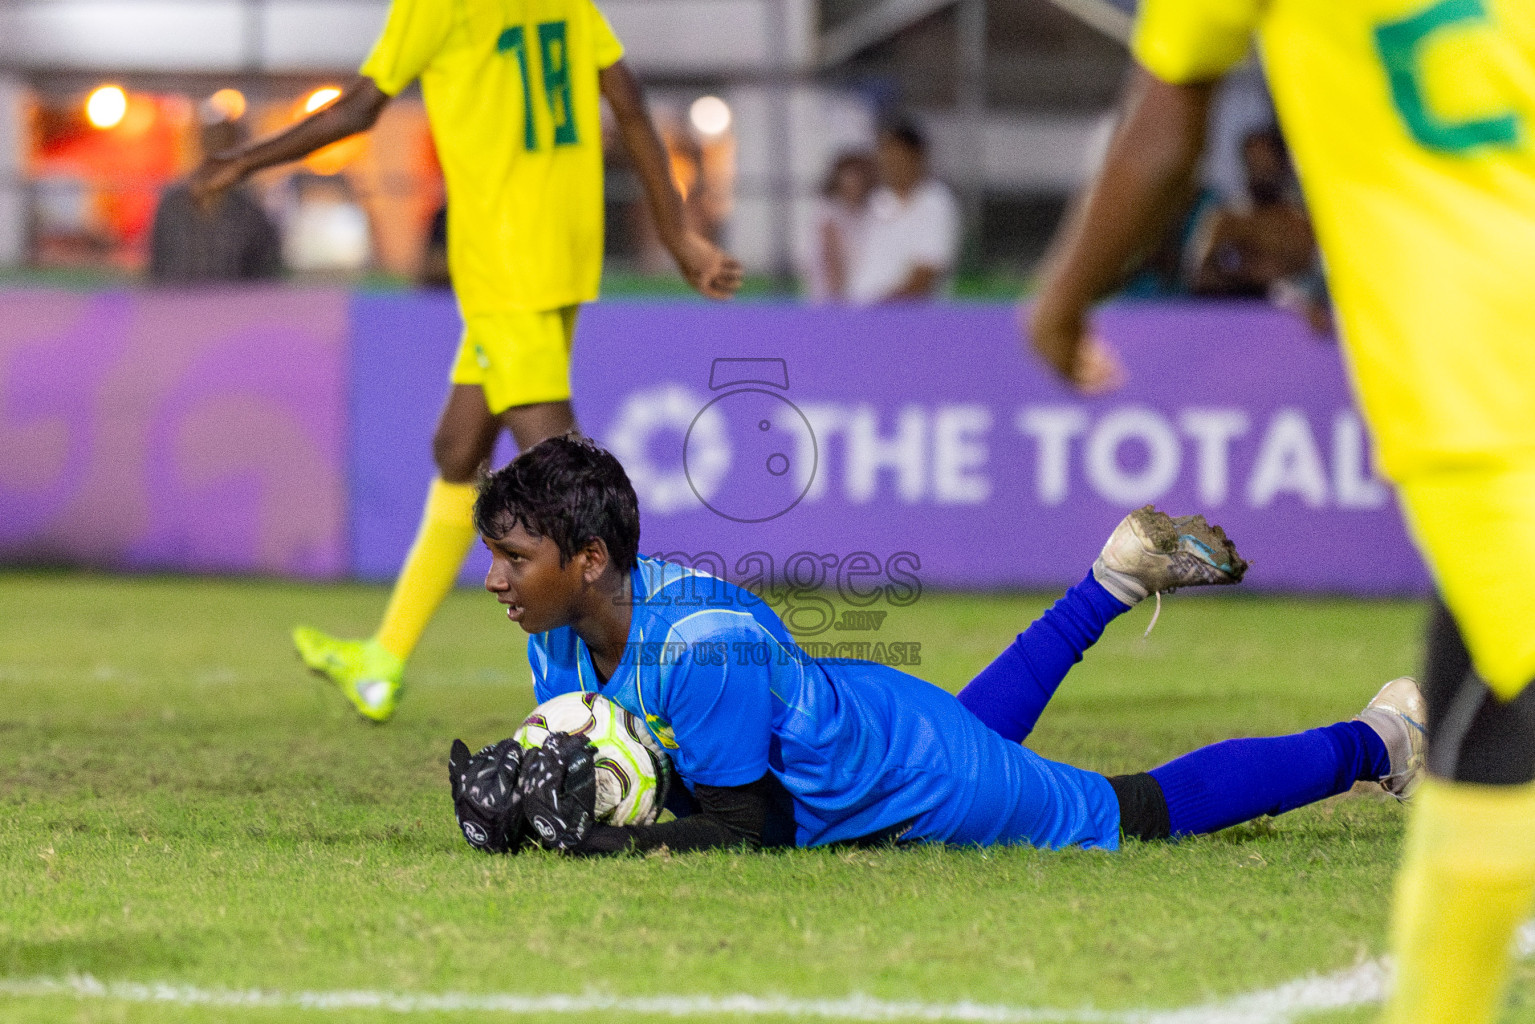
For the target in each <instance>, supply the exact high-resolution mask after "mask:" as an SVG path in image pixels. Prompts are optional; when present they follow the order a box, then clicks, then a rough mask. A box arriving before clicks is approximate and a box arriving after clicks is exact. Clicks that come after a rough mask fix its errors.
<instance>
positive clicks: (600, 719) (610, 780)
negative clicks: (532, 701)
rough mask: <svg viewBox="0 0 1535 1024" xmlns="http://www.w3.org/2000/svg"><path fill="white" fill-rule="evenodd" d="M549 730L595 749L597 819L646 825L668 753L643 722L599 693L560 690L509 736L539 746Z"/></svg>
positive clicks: (661, 792)
mask: <svg viewBox="0 0 1535 1024" xmlns="http://www.w3.org/2000/svg"><path fill="white" fill-rule="evenodd" d="M552 732H568V733H571V734H572V735H577V736H585V737H586V738H587V739H588V740H590V741H591V742H592V744H593V745H594V746H596V748H597V756H596V758H595V761H596V762H597V820H598V821H600V822H602V823H603V824H604V825H649V824H651V823H652V822H654V821H655V820H656V816H657V815H659V814H660V813H661V807H662V805H663V804H665V803H666V791H667V787H668V786H669V785H670V783H671V771H672V765H671V758H669V757H667V756H666V752H665V751H664V750H662V749H661V745H660V744H658V743H657V742H656V741H655V737H653V736H651V735H650V731H649V730H648V729H646V728H645V723H644V722H642V721H640V720H639V719H638V718H637V717H635V716H634V715H631V714H630V713H629V712H628V711H625V710H624V709H623V708H621V707H619V706H618V705H617V704H614V703H613V702H612V701H610V700H608V699H607V698H606V697H604V696H602V695H601V694H597V693H562V694H560V695H559V696H558V697H555V698H553V699H551V700H546V701H544V702H543V703H542V704H540V705H539V706H538V707H536V708H534V709H533V713H532V714H531V715H529V716H528V717H527V718H525V719H523V722H522V726H521V728H519V729H518V730H517V731H516V732H515V733H513V734H512V738H513V739H515V740H516V741H517V742H518V743H520V744H522V746H523V748H524V749H531V748H533V747H541V746H543V744H544V740H545V739H546V738H547V737H548V736H549V734H550V733H552Z"/></svg>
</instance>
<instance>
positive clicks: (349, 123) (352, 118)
mask: <svg viewBox="0 0 1535 1024" xmlns="http://www.w3.org/2000/svg"><path fill="white" fill-rule="evenodd" d="M389 99H390V97H389V94H388V93H386V92H384V91H383V90H382V89H380V88H379V87H378V86H377V85H375V84H374V82H373V79H371V78H368V77H366V76H363V75H358V76H357V77H356V78H354V79H353V80H352V81H351V82H350V83H349V84H348V85H347V86H346V88H345V89H343V90H342V92H341V95H340V96H338V97H337V98H336V99H335V100H334V101H333V102H331V103H329V104H327V105H325V106H323V107H321V108H320V109H319V110H316V111H315V112H314V113H312V114H310V115H309V116H308V117H306V118H304V119H303V120H302V121H299V122H298V123H297V124H295V125H293V126H292V127H290V128H286V129H284V130H283V131H281V132H278V133H277V134H276V135H273V136H271V137H270V138H266V139H260V140H257V141H256V142H252V143H250V144H249V145H245V146H241V147H239V148H237V149H232V150H227V151H225V152H223V153H211V154H209V155H208V156H206V157H205V158H204V159H203V162H202V164H201V166H199V167H198V168H197V170H195V171H193V172H192V178H191V187H192V197H193V198H194V199H196V200H197V202H198V203H200V204H201V205H202V206H204V207H205V208H206V207H208V206H212V205H213V204H214V203H216V202H217V201H218V198H219V196H220V195H222V194H223V193H224V192H225V191H226V190H228V189H230V188H233V187H234V186H235V185H238V184H239V183H240V182H242V181H244V180H245V179H246V178H247V177H249V176H250V175H252V174H254V173H255V172H257V171H259V170H261V169H262V168H265V167H272V166H275V165H277V164H284V163H288V162H289V161H290V160H299V159H302V158H303V157H306V156H308V155H309V154H310V153H313V152H314V151H315V150H317V149H323V148H324V147H326V146H328V145H330V144H331V143H332V142H339V141H340V140H341V139H344V138H346V137H347V136H348V135H355V134H357V133H358V132H362V131H367V130H368V129H369V128H372V127H373V125H374V122H376V121H377V120H378V115H379V114H380V113H382V112H383V110H384V107H385V106H387V105H388V104H389Z"/></svg>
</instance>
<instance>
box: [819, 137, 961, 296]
mask: <svg viewBox="0 0 1535 1024" xmlns="http://www.w3.org/2000/svg"><path fill="white" fill-rule="evenodd" d="M879 174H880V182H881V184H880V187H879V188H878V189H876V190H875V192H874V195H873V196H871V197H870V199H869V214H868V222H867V225H866V228H865V234H864V237H863V244H862V245H860V246H859V251H858V253H857V254H856V258H855V259H854V260H853V261H852V267H851V271H852V272H851V275H850V278H849V280H848V286H847V298H848V301H849V302H853V303H856V304H859V305H872V304H874V303H877V302H899V301H903V300H910V299H919V300H920V299H931V298H934V297H936V296H937V295H939V294H941V293H942V291H943V288H944V286H945V285H946V283H947V280H948V276H949V273H950V271H952V270H953V268H954V260H955V257H956V256H957V255H958V254H959V207H958V204H956V203H955V201H954V196H953V194H952V193H951V192H950V191H949V190H948V188H947V187H946V186H945V185H943V184H942V183H941V182H938V181H934V180H933V179H932V178H930V177H928V173H927V140H926V139H924V138H923V137H922V133H921V132H919V131H918V130H917V129H916V128H915V127H913V126H912V125H909V124H904V123H898V124H893V125H889V126H887V127H886V128H884V129H883V130H881V132H880V135H879Z"/></svg>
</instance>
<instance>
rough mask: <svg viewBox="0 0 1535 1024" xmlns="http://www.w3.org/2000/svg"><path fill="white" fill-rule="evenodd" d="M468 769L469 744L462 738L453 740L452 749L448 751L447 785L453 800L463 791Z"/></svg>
mask: <svg viewBox="0 0 1535 1024" xmlns="http://www.w3.org/2000/svg"><path fill="white" fill-rule="evenodd" d="M439 749H441V748H439ZM468 771H469V745H468V744H467V743H465V742H464V741H463V740H454V741H453V747H452V749H451V750H449V751H448V785H449V787H451V789H452V790H453V799H454V800H457V799H458V798H459V796H460V795H461V794H462V793H463V792H464V777H465V776H466V775H467V774H468Z"/></svg>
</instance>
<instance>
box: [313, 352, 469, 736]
mask: <svg viewBox="0 0 1535 1024" xmlns="http://www.w3.org/2000/svg"><path fill="white" fill-rule="evenodd" d="M455 376H458V375H457V374H455ZM498 429H499V424H498V421H497V419H496V417H494V416H492V415H491V413H490V409H489V408H488V407H487V405H486V402H485V392H484V391H483V390H482V389H481V387H480V385H479V384H477V383H463V382H455V383H454V384H453V385H452V388H451V390H450V391H449V393H448V400H447V403H446V404H445V405H444V406H443V410H442V415H441V416H440V417H439V419H438V421H437V431H436V433H435V434H434V435H433V438H432V455H433V458H434V460H435V462H436V464H437V477H436V478H435V479H434V480H433V481H432V483H431V486H430V487H429V488H428V490H427V497H426V508H425V510H424V512H423V513H422V517H421V525H420V526H419V528H418V529H417V531H416V538H415V540H414V542H413V543H412V544H411V548H410V552H409V553H408V554H407V555H406V556H405V563H404V565H402V566H401V568H400V574H399V576H397V577H396V578H395V582H394V588H393V590H392V591H391V592H390V595H389V603H388V605H387V606H386V607H385V609H384V616H383V619H382V620H381V621H380V625H379V630H378V632H377V633H376V634H375V635H374V636H373V637H371V638H369V639H367V640H348V639H342V638H339V637H334V636H331V635H330V634H328V633H325V632H322V631H321V630H318V629H314V628H312V627H309V626H299V627H297V628H296V629H294V631H293V642H294V645H295V646H296V647H297V648H298V651H299V656H300V657H301V658H302V659H303V661H304V664H306V665H307V666H309V668H310V669H312V670H314V671H315V672H318V673H320V674H321V675H324V676H326V677H327V678H329V679H330V680H331V681H332V682H334V683H335V684H336V685H337V686H338V687H339V688H340V689H341V692H342V693H343V694H345V696H346V698H347V699H348V700H349V701H351V703H352V706H353V707H355V708H356V709H357V711H358V713H359V714H361V715H363V716H364V717H365V718H369V719H372V720H373V721H376V722H382V721H384V720H386V719H388V718H389V717H390V716H391V715H393V714H394V710H395V707H396V705H397V703H398V701H399V693H400V685H401V682H402V680H403V677H404V672H405V661H406V659H407V658H409V657H410V654H411V652H412V651H413V650H414V649H415V646H416V641H417V640H419V639H420V637H421V633H422V631H423V630H424V629H425V628H426V624H427V622H428V621H430V620H431V617H432V614H433V613H434V612H435V611H436V610H437V607H438V606H439V605H440V604H441V603H442V599H443V598H444V597H445V596H446V595H447V592H448V590H449V589H451V588H452V586H453V581H454V579H455V578H456V577H457V576H458V570H459V567H460V566H461V565H462V564H463V561H464V555H465V554H466V553H467V552H468V550H469V545H470V544H472V543H473V542H474V527H473V525H472V523H471V522H470V509H471V507H472V506H473V504H474V494H475V490H474V483H473V481H474V479H475V475H476V474H477V473H478V472H479V469H480V467H481V466H482V465H483V464H484V463H485V461H486V460H487V459H488V458H490V453H491V450H492V448H493V447H494V445H495V441H496V433H497V430H498Z"/></svg>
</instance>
